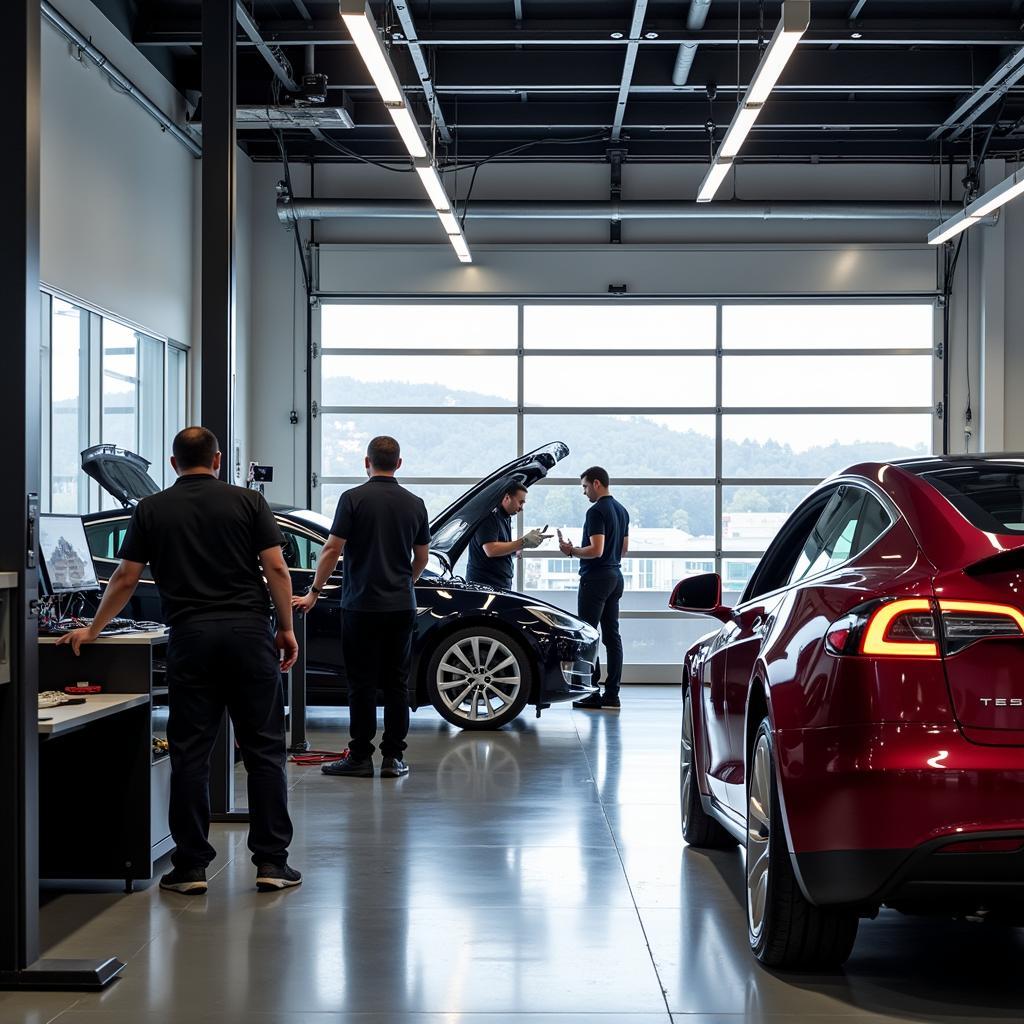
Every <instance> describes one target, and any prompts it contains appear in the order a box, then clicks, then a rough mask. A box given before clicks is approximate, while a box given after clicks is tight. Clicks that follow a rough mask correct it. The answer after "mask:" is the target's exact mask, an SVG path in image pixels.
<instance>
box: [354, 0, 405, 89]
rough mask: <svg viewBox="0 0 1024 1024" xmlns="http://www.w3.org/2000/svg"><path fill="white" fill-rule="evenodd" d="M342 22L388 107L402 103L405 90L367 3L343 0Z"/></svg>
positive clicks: (364, 1)
mask: <svg viewBox="0 0 1024 1024" xmlns="http://www.w3.org/2000/svg"><path fill="white" fill-rule="evenodd" d="M341 20H342V21H343V22H345V28H347V29H348V31H349V35H351V36H352V42H353V43H355V44H356V49H357V50H358V51H359V56H360V57H362V58H363V63H364V64H365V65H366V70H367V71H369V72H370V77H371V78H372V79H373V84H374V85H375V86H376V87H377V92H379V93H380V98H381V99H382V100H383V101H384V102H385V103H402V102H404V97H403V96H402V87H401V85H399V83H398V75H397V74H395V68H394V65H392V63H391V58H390V57H388V55H387V51H386V50H385V49H384V47H383V46H382V45H381V41H380V36H379V35H378V34H377V23H376V22H375V21H374V20H373V15H372V14H371V13H370V8H369V6H368V5H367V3H366V0H341Z"/></svg>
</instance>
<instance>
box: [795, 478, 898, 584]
mask: <svg viewBox="0 0 1024 1024" xmlns="http://www.w3.org/2000/svg"><path fill="white" fill-rule="evenodd" d="M888 525H889V515H888V513H887V512H886V511H885V509H884V508H883V507H882V505H881V504H880V503H879V502H878V501H877V500H876V499H875V498H873V497H872V496H871V495H870V494H868V492H867V491H863V490H861V489H860V488H859V487H841V488H840V489H839V490H838V491H837V492H836V493H835V494H834V495H833V496H832V499H831V500H830V501H829V503H828V505H826V506H825V509H824V511H823V512H822V513H821V517H820V518H819V519H818V521H817V523H815V524H814V529H813V530H811V532H810V535H809V536H808V538H807V540H806V541H805V542H804V547H803V550H802V551H801V552H800V557H799V558H798V559H797V561H796V565H795V566H794V567H793V572H792V574H791V575H790V579H789V581H790V583H796V582H797V581H798V580H802V579H805V578H806V577H808V576H815V575H817V574H818V573H819V572H824V571H825V570H826V569H830V568H832V567H833V566H836V565H842V564H843V563H844V562H848V561H849V560H850V559H851V558H853V557H854V556H855V555H858V554H860V552H861V551H863V550H864V549H865V548H866V547H867V546H868V545H869V544H871V543H872V542H873V541H875V540H876V539H877V538H878V536H879V535H880V534H881V533H883V532H884V531H885V529H886V527H888Z"/></svg>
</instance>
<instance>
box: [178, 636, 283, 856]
mask: <svg viewBox="0 0 1024 1024" xmlns="http://www.w3.org/2000/svg"><path fill="white" fill-rule="evenodd" d="M167 687H168V698H169V704H170V716H169V718H168V721H167V743H168V746H169V747H170V755H171V809H170V825H171V836H172V837H173V838H174V842H175V846H176V849H175V851H174V854H173V856H172V858H171V859H172V860H173V862H174V866H175V867H176V868H181V869H188V868H205V867H206V866H207V865H208V864H209V863H210V861H211V860H213V858H214V855H215V853H216V851H215V850H214V848H213V847H212V846H211V845H210V842H209V835H210V755H211V753H212V751H213V745H214V742H215V740H216V739H217V733H218V731H219V730H220V725H221V722H222V721H223V719H224V711H225V710H227V713H228V715H230V716H231V722H232V724H233V725H234V727H235V736H236V738H237V740H238V745H239V747H240V748H241V751H242V760H243V762H244V764H245V770H246V773H247V774H248V792H249V849H250V850H251V851H252V860H253V863H254V864H256V865H263V864H277V865H281V864H285V863H287V861H288V844H289V843H290V842H291V839H292V823H291V819H290V818H289V817H288V787H287V783H286V780H285V762H286V760H287V751H286V746H285V731H284V693H283V689H282V686H281V667H280V662H279V660H278V653H277V648H276V647H275V645H274V634H273V632H272V630H271V627H270V621H269V620H268V619H260V618H253V617H249V618H235V619H217V620H214V621H202V622H186V623H185V624H183V625H181V626H174V627H172V628H171V634H170V640H169V643H168V645H167Z"/></svg>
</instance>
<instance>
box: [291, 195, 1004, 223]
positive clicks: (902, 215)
mask: <svg viewBox="0 0 1024 1024" xmlns="http://www.w3.org/2000/svg"><path fill="white" fill-rule="evenodd" d="M959 208H960V207H959V206H956V205H954V204H949V205H947V206H946V207H945V208H941V207H940V206H939V205H938V204H937V203H934V202H929V203H899V202H863V203H851V202H819V203H802V202H792V201H782V202H751V201H741V200H731V201H728V202H719V203H696V202H692V201H663V200H656V199H649V200H626V201H622V200H620V201H618V202H615V201H608V200H584V201H577V202H565V201H561V200H546V201H545V200H542V201H524V202H519V201H514V202H494V201H480V202H473V203H472V204H470V207H469V210H468V211H467V214H466V218H467V220H547V221H551V220H603V221H608V220H612V221H621V220H701V221H708V220H760V221H767V220H795V221H812V220H813V221H822V220H836V221H851V220H860V221H871V220H874V221H895V220H902V221H929V222H931V223H932V224H934V223H936V222H937V221H941V220H942V219H943V217H946V216H949V215H951V214H953V213H954V212H955V211H956V210H957V209H959ZM277 216H278V218H279V219H280V220H281V222H282V223H284V224H293V223H296V222H298V221H305V220H336V219H339V218H351V219H360V218H364V219H371V220H372V219H380V218H388V219H394V220H405V219H410V220H420V219H422V220H429V219H432V218H434V217H436V216H437V214H436V213H435V211H434V209H433V208H432V207H431V206H428V205H426V204H424V203H421V202H417V201H416V200H405V199H396V200H376V199H301V198H294V197H288V196H280V197H279V198H278V200H277ZM995 222H996V218H995V216H994V215H992V216H989V217H987V218H986V219H985V220H984V221H983V223H988V224H994V223H995Z"/></svg>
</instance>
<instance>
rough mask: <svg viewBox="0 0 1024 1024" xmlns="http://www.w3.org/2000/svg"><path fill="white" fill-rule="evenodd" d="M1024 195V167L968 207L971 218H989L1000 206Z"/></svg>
mask: <svg viewBox="0 0 1024 1024" xmlns="http://www.w3.org/2000/svg"><path fill="white" fill-rule="evenodd" d="M1022 193H1024V167H1022V168H1021V169H1020V170H1018V171H1015V172H1014V173H1013V174H1011V175H1010V176H1009V177H1008V178H1004V179H1003V180H1002V181H1001V182H999V184H998V185H996V186H995V188H990V189H989V190H988V191H987V192H986V193H985V194H984V195H983V196H980V197H979V198H978V199H975V200H974V202H973V203H971V205H970V206H968V207H967V215H968V216H969V217H987V216H988V215H989V214H990V213H995V212H996V210H998V209H999V207H1000V206H1005V205H1006V203H1008V202H1009V201H1010V200H1011V199H1016V198H1017V196H1019V195H1021V194H1022Z"/></svg>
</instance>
